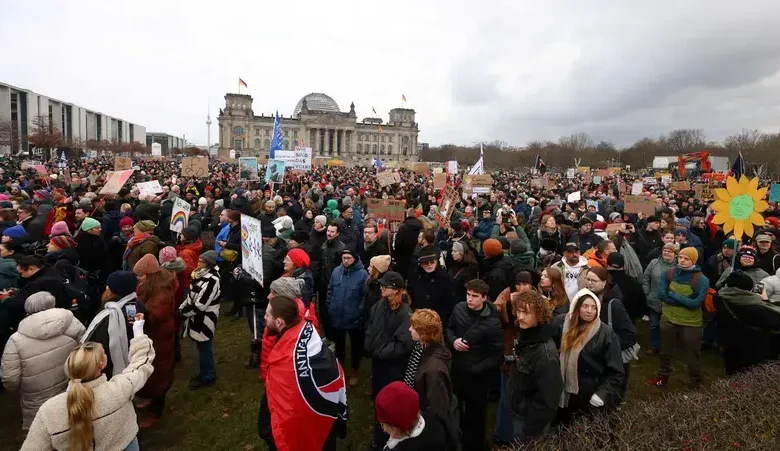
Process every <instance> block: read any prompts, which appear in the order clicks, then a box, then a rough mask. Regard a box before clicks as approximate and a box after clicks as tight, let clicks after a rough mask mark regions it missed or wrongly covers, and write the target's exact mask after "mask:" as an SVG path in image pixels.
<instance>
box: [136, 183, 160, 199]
mask: <svg viewBox="0 0 780 451" xmlns="http://www.w3.org/2000/svg"><path fill="white" fill-rule="evenodd" d="M137 186H138V193H139V194H140V195H141V196H146V195H148V194H159V193H161V192H162V191H163V190H162V186H160V182H159V181H157V180H152V181H151V182H141V183H139V184H138V185H137Z"/></svg>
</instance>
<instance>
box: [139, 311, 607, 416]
mask: <svg viewBox="0 0 780 451" xmlns="http://www.w3.org/2000/svg"><path fill="white" fill-rule="evenodd" d="M133 327H135V326H133ZM590 405H592V406H593V407H604V401H602V400H601V398H599V395H597V394H595V393H594V394H593V396H591V397H590Z"/></svg>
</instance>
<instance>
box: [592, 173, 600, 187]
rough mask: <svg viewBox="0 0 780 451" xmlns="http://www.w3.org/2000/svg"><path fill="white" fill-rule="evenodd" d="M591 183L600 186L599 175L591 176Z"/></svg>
mask: <svg viewBox="0 0 780 451" xmlns="http://www.w3.org/2000/svg"><path fill="white" fill-rule="evenodd" d="M593 183H595V184H596V185H601V176H600V175H594V176H593Z"/></svg>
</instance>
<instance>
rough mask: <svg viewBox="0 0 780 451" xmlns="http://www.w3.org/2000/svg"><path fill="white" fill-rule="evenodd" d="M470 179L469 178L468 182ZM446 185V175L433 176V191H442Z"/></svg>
mask: <svg viewBox="0 0 780 451" xmlns="http://www.w3.org/2000/svg"><path fill="white" fill-rule="evenodd" d="M470 180H471V177H470V176H469V181H470ZM446 185H447V174H436V175H434V176H433V189H444V187H445V186H446ZM470 190H471V183H469V191H470Z"/></svg>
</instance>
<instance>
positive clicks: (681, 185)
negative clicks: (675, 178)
mask: <svg viewBox="0 0 780 451" xmlns="http://www.w3.org/2000/svg"><path fill="white" fill-rule="evenodd" d="M669 188H671V189H673V190H675V191H690V190H691V184H690V183H688V182H687V181H684V182H672V183H671V184H670V185H669Z"/></svg>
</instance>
